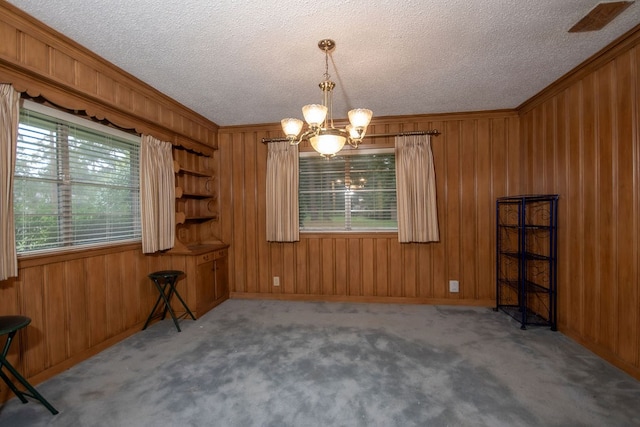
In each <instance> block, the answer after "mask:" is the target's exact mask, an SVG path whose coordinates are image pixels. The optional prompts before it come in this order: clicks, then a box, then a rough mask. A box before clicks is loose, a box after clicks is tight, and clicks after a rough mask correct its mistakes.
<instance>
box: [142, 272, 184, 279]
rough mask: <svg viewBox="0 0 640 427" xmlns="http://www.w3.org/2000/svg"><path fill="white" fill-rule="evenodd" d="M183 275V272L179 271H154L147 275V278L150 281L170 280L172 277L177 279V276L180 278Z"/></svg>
mask: <svg viewBox="0 0 640 427" xmlns="http://www.w3.org/2000/svg"><path fill="white" fill-rule="evenodd" d="M183 274H184V271H180V270H163V271H155V272H153V273H151V274H149V277H150V278H152V279H154V278H155V279H160V278H162V279H167V278H172V277H178V276H182V275H183Z"/></svg>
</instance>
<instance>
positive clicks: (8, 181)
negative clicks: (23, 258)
mask: <svg viewBox="0 0 640 427" xmlns="http://www.w3.org/2000/svg"><path fill="white" fill-rule="evenodd" d="M19 119H20V94H19V93H18V92H16V90H15V89H14V88H13V86H11V85H9V84H0V186H1V188H2V191H1V192H0V280H6V279H8V278H9V277H16V276H18V257H17V255H16V233H15V223H14V218H13V174H14V173H15V169H16V146H17V143H18V121H19Z"/></svg>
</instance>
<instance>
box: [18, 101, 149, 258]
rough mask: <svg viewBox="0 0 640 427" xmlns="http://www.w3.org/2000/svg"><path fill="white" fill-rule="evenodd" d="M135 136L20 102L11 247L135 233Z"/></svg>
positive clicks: (133, 237)
mask: <svg viewBox="0 0 640 427" xmlns="http://www.w3.org/2000/svg"><path fill="white" fill-rule="evenodd" d="M139 146H140V138H139V137H137V136H135V135H129V134H127V133H125V132H121V131H118V130H116V129H112V128H110V127H107V126H103V125H100V124H95V123H93V122H89V121H87V120H84V119H81V118H77V117H74V116H72V115H70V114H65V113H62V112H60V111H58V110H53V109H50V108H47V107H43V106H41V105H39V104H35V103H25V106H24V107H23V108H22V109H21V112H20V125H19V130H18V145H17V153H16V156H17V158H16V169H15V182H14V215H15V229H16V248H17V251H18V253H31V252H36V251H43V250H60V249H64V248H75V247H78V246H87V245H101V244H105V243H113V242H123V241H139V240H140V202H139V198H140V196H139V194H140V191H139V182H140V180H139V168H138V159H139Z"/></svg>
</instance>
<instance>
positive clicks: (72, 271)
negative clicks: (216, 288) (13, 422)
mask: <svg viewBox="0 0 640 427" xmlns="http://www.w3.org/2000/svg"><path fill="white" fill-rule="evenodd" d="M183 264H184V262H183ZM18 267H19V272H18V277H17V278H13V279H9V280H5V281H1V282H0V314H18V313H20V314H24V315H26V316H29V317H30V318H31V324H30V325H29V327H27V328H25V329H23V330H22V331H21V332H20V333H19V334H18V335H17V339H16V341H15V342H14V344H13V345H12V348H11V354H10V360H11V361H12V363H15V364H16V365H15V366H16V367H18V369H19V370H20V371H21V372H22V373H23V375H25V377H27V378H31V381H33V382H34V383H37V382H40V381H42V380H44V379H46V378H49V377H51V376H52V375H55V374H57V373H59V372H61V371H63V370H65V369H67V368H69V367H71V366H73V365H74V364H76V363H78V362H80V361H82V360H84V359H86V358H87V357H89V356H91V355H93V354H96V353H98V352H99V351H101V350H104V349H105V348H107V347H109V346H111V345H112V344H114V343H116V342H118V341H120V340H122V339H123V338H125V337H127V336H129V335H132V334H134V333H136V332H139V331H140V329H141V328H142V325H143V323H144V321H145V320H146V318H147V316H148V315H149V312H150V311H151V308H152V307H153V304H154V303H155V300H156V298H157V296H158V293H157V291H156V290H155V288H154V287H153V284H152V283H151V281H150V280H149V278H148V277H147V275H148V274H149V273H151V272H153V271H158V270H166V269H178V270H180V269H182V271H186V265H179V264H178V265H176V261H175V259H172V258H171V257H164V256H148V255H144V254H142V250H141V247H140V244H134V245H127V246H116V247H112V248H108V249H98V250H89V251H86V250H85V251H79V252H78V253H73V254H71V253H68V254H64V255H56V256H51V257H44V258H43V257H32V258H31V259H21V260H20V261H19V263H18ZM178 290H179V292H181V295H182V296H183V297H184V298H185V299H188V298H189V295H188V291H187V289H186V287H185V286H184V285H183V283H180V282H179V285H178ZM20 355H22V357H20ZM11 397H13V395H12V394H11V392H10V391H9V390H8V388H6V387H3V388H0V402H2V401H4V400H6V399H7V398H11ZM51 399H53V397H51Z"/></svg>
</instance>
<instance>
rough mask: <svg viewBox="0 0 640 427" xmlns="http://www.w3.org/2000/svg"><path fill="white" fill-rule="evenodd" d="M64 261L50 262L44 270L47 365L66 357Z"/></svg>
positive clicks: (55, 363) (56, 362) (54, 363)
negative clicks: (47, 337)
mask: <svg viewBox="0 0 640 427" xmlns="http://www.w3.org/2000/svg"><path fill="white" fill-rule="evenodd" d="M65 281H66V277H65V274H64V263H60V262H58V263H55V264H50V265H47V266H46V267H45V271H44V295H43V297H44V301H45V303H44V304H45V311H44V316H45V321H46V325H47V333H48V336H49V337H50V339H47V340H46V342H47V355H48V358H47V359H48V360H47V366H53V365H57V364H58V363H60V362H62V361H64V360H65V359H66V358H67V349H66V347H67V346H66V340H67V336H66V335H67V334H66V331H67V325H66V322H65V320H66V316H65V314H66V312H67V311H68V308H67V307H66V298H65V295H64V283H65Z"/></svg>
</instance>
